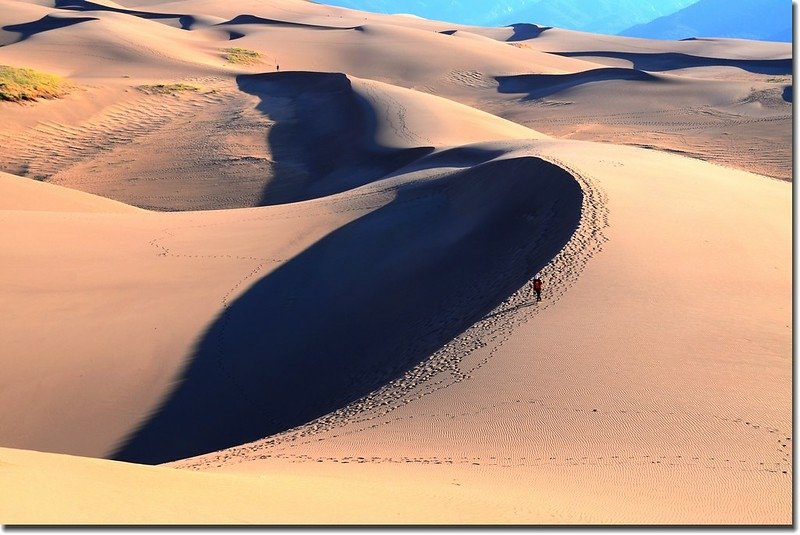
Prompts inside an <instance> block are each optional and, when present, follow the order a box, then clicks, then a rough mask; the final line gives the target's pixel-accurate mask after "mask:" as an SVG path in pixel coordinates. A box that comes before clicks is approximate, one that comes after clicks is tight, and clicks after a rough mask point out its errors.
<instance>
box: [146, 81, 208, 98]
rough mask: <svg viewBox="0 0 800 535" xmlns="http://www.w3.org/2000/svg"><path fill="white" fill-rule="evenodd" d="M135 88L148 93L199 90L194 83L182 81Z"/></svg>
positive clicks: (157, 93)
mask: <svg viewBox="0 0 800 535" xmlns="http://www.w3.org/2000/svg"><path fill="white" fill-rule="evenodd" d="M137 89H138V90H139V91H142V92H143V93H147V94H148V95H174V94H176V93H180V92H182V91H200V88H199V87H197V86H196V85H190V84H183V83H177V84H148V85H140V86H138V87H137Z"/></svg>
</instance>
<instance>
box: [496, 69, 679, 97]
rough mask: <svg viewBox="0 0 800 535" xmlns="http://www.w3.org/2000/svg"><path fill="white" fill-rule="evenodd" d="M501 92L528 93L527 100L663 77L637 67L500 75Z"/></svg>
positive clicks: (499, 89) (662, 81)
mask: <svg viewBox="0 0 800 535" xmlns="http://www.w3.org/2000/svg"><path fill="white" fill-rule="evenodd" d="M495 79H496V80H497V81H498V83H499V84H500V85H499V86H498V88H497V90H498V91H499V92H500V93H527V96H526V97H525V100H528V99H531V100H533V99H537V98H543V97H547V96H550V95H552V94H555V93H558V92H560V91H565V90H567V89H571V88H573V87H578V86H581V85H584V84H590V83H593V82H609V81H614V80H633V81H639V82H661V83H665V82H664V80H663V79H661V78H657V77H656V76H653V75H652V74H649V73H646V72H644V71H638V70H635V69H619V68H616V67H609V68H603V69H593V70H591V71H586V72H578V73H572V74H520V75H515V76H498V77H496V78H495Z"/></svg>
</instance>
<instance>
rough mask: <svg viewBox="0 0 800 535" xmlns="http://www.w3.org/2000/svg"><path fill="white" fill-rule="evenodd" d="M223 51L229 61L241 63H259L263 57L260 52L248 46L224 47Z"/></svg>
mask: <svg viewBox="0 0 800 535" xmlns="http://www.w3.org/2000/svg"><path fill="white" fill-rule="evenodd" d="M222 52H223V54H225V59H226V60H228V62H230V63H238V64H241V65H252V64H254V63H258V62H259V61H260V59H261V53H260V52H256V51H255V50H248V49H246V48H223V49H222Z"/></svg>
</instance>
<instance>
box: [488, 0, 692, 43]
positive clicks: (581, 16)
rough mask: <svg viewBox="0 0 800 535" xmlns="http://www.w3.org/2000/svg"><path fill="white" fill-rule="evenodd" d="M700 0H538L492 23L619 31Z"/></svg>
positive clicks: (612, 32)
mask: <svg viewBox="0 0 800 535" xmlns="http://www.w3.org/2000/svg"><path fill="white" fill-rule="evenodd" d="M694 2H697V0H535V1H529V2H527V5H525V6H524V7H522V8H520V9H516V10H514V11H509V12H504V13H503V14H502V15H501V16H499V17H497V18H496V19H494V20H493V21H491V22H492V23H493V24H512V23H516V22H533V23H536V24H543V25H545V26H554V27H556V28H564V29H568V30H579V31H584V32H592V33H604V34H611V35H613V34H616V33H618V32H620V31H622V30H625V29H626V28H630V27H631V26H633V25H636V24H641V23H645V22H649V21H652V20H654V19H657V18H659V17H663V16H664V15H669V14H671V13H674V12H676V11H679V10H681V9H683V8H685V7H687V6H689V5H691V4H693V3H694Z"/></svg>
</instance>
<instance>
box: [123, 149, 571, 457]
mask: <svg viewBox="0 0 800 535" xmlns="http://www.w3.org/2000/svg"><path fill="white" fill-rule="evenodd" d="M582 199H583V194H582V191H581V188H580V186H579V185H578V183H577V182H576V181H575V179H574V178H573V177H572V176H571V175H570V174H568V173H567V172H566V171H564V170H562V169H561V168H559V167H557V166H555V165H553V164H550V163H548V162H545V161H542V160H539V159H536V158H532V157H522V158H515V159H507V160H495V161H491V162H488V163H484V164H481V165H478V166H476V167H473V168H469V169H466V170H460V171H455V172H453V173H451V174H449V175H447V176H444V177H442V178H438V179H435V180H429V181H426V182H414V183H407V184H405V185H402V186H400V187H399V189H398V191H397V196H396V197H395V199H394V200H393V201H391V202H390V203H389V204H387V205H385V206H384V207H382V208H380V209H378V210H376V211H374V212H371V213H369V214H367V215H365V216H363V217H361V218H360V219H357V220H355V221H353V222H352V223H349V224H347V225H345V226H343V227H341V228H339V229H337V230H335V231H334V232H332V233H331V234H329V235H327V236H326V237H324V238H323V239H321V240H320V241H319V242H317V243H316V244H314V245H313V246H311V247H310V248H308V249H307V250H305V251H304V252H303V253H301V254H300V255H298V256H297V257H295V258H293V259H292V260H290V261H289V262H287V263H286V264H284V265H282V266H281V267H280V268H278V269H277V270H276V271H274V272H272V273H271V274H269V275H267V276H266V277H264V278H262V279H261V280H259V281H258V282H257V283H255V284H254V285H253V286H252V287H250V288H249V289H248V290H247V291H246V292H245V293H244V294H243V295H241V297H239V298H238V299H237V300H236V301H235V302H233V303H231V304H230V306H229V307H228V308H226V310H224V312H223V313H222V314H221V315H220V316H219V317H218V318H217V319H216V321H215V322H214V323H213V324H212V325H211V326H210V327H209V328H208V329H207V331H206V332H205V334H204V335H203V336H202V338H201V340H200V341H199V342H198V344H197V350H196V352H195V354H194V356H193V357H192V358H191V360H190V362H189V363H188V365H187V367H186V369H185V371H184V373H183V377H182V380H181V381H180V382H179V384H178V385H177V386H176V388H175V390H174V391H173V392H172V393H171V394H170V395H169V396H168V398H167V399H166V401H165V402H164V403H163V405H162V406H161V407H160V409H158V410H157V411H156V412H155V414H153V415H152V416H151V417H150V418H149V419H148V420H147V421H146V422H144V423H143V424H142V425H141V427H140V429H139V430H138V431H137V432H135V433H133V435H132V436H131V437H129V439H128V440H127V441H126V442H125V444H124V445H122V446H121V447H120V448H119V450H118V451H117V452H116V454H115V455H113V458H115V459H118V460H125V461H133V462H140V463H161V462H166V461H172V460H176V459H181V458H185V457H190V456H194V455H198V454H201V453H205V452H210V451H214V450H218V449H221V448H225V447H229V446H234V445H237V444H242V443H246V442H250V441H253V440H256V439H259V438H263V437H265V436H268V435H271V434H274V433H278V432H281V431H285V430H287V429H290V428H292V427H295V426H298V425H300V424H303V423H306V422H309V421H311V420H313V419H315V418H317V417H319V416H322V415H324V414H327V413H329V412H331V411H333V410H335V409H337V408H340V407H342V406H344V405H346V404H347V403H349V402H352V401H354V400H356V399H358V398H360V397H362V396H364V395H366V394H367V393H369V392H371V391H373V390H375V389H377V388H379V387H380V386H382V385H384V384H386V383H387V382H389V381H391V380H392V379H395V378H397V377H399V376H401V375H402V374H403V373H404V372H406V371H407V370H409V369H410V368H412V367H413V366H414V365H416V364H417V363H419V362H421V361H422V360H424V359H426V358H428V357H429V356H430V355H431V354H432V353H433V352H435V351H436V350H437V349H439V348H440V347H442V346H443V345H444V344H446V343H447V342H448V341H450V340H452V339H453V338H454V337H455V336H456V335H458V334H459V333H461V332H463V331H464V330H466V329H467V328H468V327H470V326H471V325H472V324H474V323H475V322H476V321H477V320H478V319H480V318H481V317H482V316H484V315H486V314H487V313H489V312H490V311H491V310H492V309H493V308H494V307H495V306H497V305H498V304H500V303H501V302H502V301H503V300H504V299H505V298H506V297H507V296H509V295H510V294H512V293H513V292H514V291H515V290H517V289H518V288H520V287H521V286H522V285H523V284H524V283H525V282H526V281H527V280H529V279H530V278H531V277H532V276H533V275H534V274H535V273H536V272H537V271H538V270H539V269H540V268H542V267H543V266H544V265H545V264H546V263H547V262H548V261H549V260H550V259H551V258H552V257H553V256H555V255H556V254H557V253H558V251H559V250H560V249H561V248H562V247H563V246H564V244H565V243H566V242H567V241H568V240H569V238H570V237H571V235H572V234H573V232H574V231H575V229H576V228H577V225H578V223H579V219H580V210H581V202H582Z"/></svg>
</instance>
